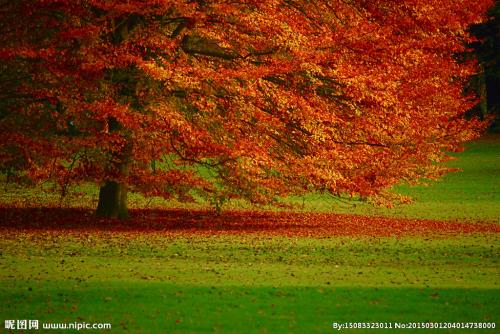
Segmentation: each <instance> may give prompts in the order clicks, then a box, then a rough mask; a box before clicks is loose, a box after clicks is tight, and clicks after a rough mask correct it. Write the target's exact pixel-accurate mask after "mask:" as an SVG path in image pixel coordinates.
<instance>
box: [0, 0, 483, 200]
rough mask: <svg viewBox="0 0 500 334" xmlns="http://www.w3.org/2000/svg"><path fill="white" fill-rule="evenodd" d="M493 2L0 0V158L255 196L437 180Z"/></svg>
mask: <svg viewBox="0 0 500 334" xmlns="http://www.w3.org/2000/svg"><path fill="white" fill-rule="evenodd" d="M491 3H492V1H491V0H441V1H428V0H400V1H394V0H378V1H341V0H335V1H331V0H314V1H283V0H273V1H224V0H217V1H187V0H162V1H158V0H154V1H153V0H141V1H121V0H110V1H100V0H85V1H83V0H71V1H69V0H68V1H62V0H47V1H34V0H33V1H20V0H13V1H8V2H5V1H4V3H2V5H1V8H0V21H1V22H2V24H1V25H0V28H1V31H0V32H1V34H0V59H1V60H2V62H3V65H2V66H3V67H2V72H1V74H0V90H4V91H5V92H10V93H12V94H11V95H9V96H8V97H7V99H8V100H3V101H4V102H2V103H4V104H5V103H7V102H8V101H11V102H12V103H11V102H9V103H7V105H6V106H4V107H2V116H1V119H0V122H1V123H0V167H1V169H2V170H3V171H9V173H12V172H13V171H17V170H21V171H25V172H26V173H27V174H22V175H23V176H28V177H30V178H32V179H35V180H41V179H48V178H49V179H53V180H56V181H57V182H60V183H66V182H80V181H84V180H87V181H89V180H90V181H93V182H96V183H101V182H102V181H104V180H119V181H120V182H126V183H128V184H129V185H130V186H131V187H133V189H135V190H137V191H142V192H144V193H146V194H160V195H164V196H171V195H175V196H179V197H181V198H182V199H186V200H187V199H189V198H190V196H188V193H189V190H192V189H194V190H197V191H198V192H199V193H201V194H202V195H203V194H205V195H207V196H215V197H216V198H230V197H243V198H247V199H250V200H251V201H253V202H260V203H265V202H270V201H272V200H273V198H275V197H276V196H278V195H287V194H300V193H304V192H307V191H311V190H319V191H328V192H331V193H333V194H339V193H351V194H360V195H362V196H369V195H373V194H377V193H379V192H380V191H381V190H382V189H384V188H387V187H389V186H391V185H393V184H395V183H397V182H399V181H400V180H406V181H412V180H413V181H414V180H416V179H418V178H421V177H437V176H439V175H441V174H442V173H443V172H444V171H445V168H443V167H439V166H438V165H437V164H436V162H439V161H442V160H443V158H444V156H445V154H444V151H446V150H452V149H456V147H457V146H458V145H460V143H461V142H463V141H466V140H470V139H471V138H473V137H475V136H476V135H477V134H478V131H480V129H481V128H482V126H483V125H484V124H481V123H480V122H477V121H470V122H468V121H466V120H465V119H464V118H463V117H462V116H463V113H464V112H465V111H466V110H467V109H468V108H470V107H471V106H472V105H473V104H474V103H475V102H474V99H473V98H472V97H469V96H463V95H462V91H463V90H462V88H463V84H464V82H465V81H466V79H467V78H468V76H469V75H471V74H472V73H474V71H475V65H474V64H472V63H461V64H459V63H457V62H456V61H455V58H456V57H455V55H456V53H457V52H461V51H464V43H465V42H466V41H468V40H469V39H470V37H469V36H468V35H467V33H466V32H465V31H466V27H467V26H468V25H469V24H471V23H476V22H479V21H480V20H481V18H482V13H483V12H485V10H486V9H487V8H488V6H490V5H491ZM9 87H10V88H9ZM12 87H14V88H15V89H14V90H13V89H11V88H12ZM7 88H9V89H7ZM2 99H4V98H3V97H2ZM5 101H7V102H5ZM0 107H1V106H0ZM124 164H127V166H126V168H123V165H124ZM199 167H201V169H199ZM160 170H169V171H170V172H160ZM207 170H210V171H211V173H212V174H211V176H210V177H207V176H206V174H208V172H207Z"/></svg>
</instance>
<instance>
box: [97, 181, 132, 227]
mask: <svg viewBox="0 0 500 334" xmlns="http://www.w3.org/2000/svg"><path fill="white" fill-rule="evenodd" d="M96 215H97V216H99V217H106V218H118V219H127V218H128V209H127V185H126V184H124V183H118V182H115V181H106V183H105V184H104V185H103V186H101V188H100V189H99V204H98V205H97V210H96Z"/></svg>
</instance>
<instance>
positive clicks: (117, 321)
mask: <svg viewBox="0 0 500 334" xmlns="http://www.w3.org/2000/svg"><path fill="white" fill-rule="evenodd" d="M498 238H499V237H498V236H497V235H494V234H490V235H469V236H461V237H457V238H452V239H449V238H439V239H436V238H427V239H424V238H418V237H407V238H401V239H397V238H348V237H343V238H322V239H318V238H286V237H266V236H265V235H246V236H243V235H239V236H238V235H237V236H214V237H200V236H192V237H173V236H166V235H162V234H159V233H149V234H140V233H109V232H103V233H98V234H96V233H83V234H57V233H52V232H46V233H16V232H9V233H7V234H5V235H4V236H3V237H2V239H1V242H0V246H1V249H2V256H1V257H0V259H1V262H0V263H1V267H0V269H1V271H0V281H1V282H2V288H1V289H0V295H1V296H2V300H4V301H9V302H8V303H3V304H2V305H1V306H0V314H1V315H2V317H4V318H5V319H11V318H12V319H24V318H26V319H39V320H41V321H47V322H74V321H85V322H111V323H112V324H113V326H114V329H113V332H131V333H161V332H168V333H170V332H175V333H299V332H306V333H326V332H329V331H330V330H332V329H331V324H332V322H333V321H338V322H344V321H355V322H360V321H383V322H392V321H402V322H408V321H418V322H421V321H446V322H448V321H475V322H477V321H495V320H496V318H495V316H496V313H497V312H496V311H497V310H498V307H499V294H498V289H499V286H498V285H499V283H500V282H499V280H498V278H497V277H498V263H499V254H500V252H499V248H500V245H499V243H498ZM77 319H80V320H77ZM441 332H445V333H446V332H447V331H443V330H441ZM468 332H471V331H468ZM472 332H474V331H472Z"/></svg>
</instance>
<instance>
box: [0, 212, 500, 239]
mask: <svg viewBox="0 0 500 334" xmlns="http://www.w3.org/2000/svg"><path fill="white" fill-rule="evenodd" d="M11 229H15V230H16V231H18V230H20V229H21V230H23V231H25V232H28V233H39V232H40V231H52V232H53V233H80V234H81V233H82V232H91V231H100V232H102V231H109V232H120V233H123V232H137V233H161V234H162V235H171V236H173V237H175V236H182V235H193V234H195V235H205V236H213V235H219V234H257V235H268V236H290V237H304V236H312V237H336V236H353V237H357V236H365V237H382V236H384V237H390V236H395V237H403V236H432V237H439V236H443V235H457V234H470V233H500V228H499V226H498V225H496V224H492V223H479V222H478V223H474V224H470V223H464V222H452V221H435V220H418V219H397V218H385V217H365V216H355V215H336V214H311V213H308V214H305V213H285V212H275V213H273V212H266V211H228V212H225V213H224V214H223V215H217V214H216V213H214V212H213V211H203V210H189V211H188V210H132V212H131V219H130V220H128V221H125V222H122V221H118V220H103V219H97V218H96V217H95V216H94V215H92V214H90V212H87V211H84V210H78V209H66V210H65V209H61V208H56V209H50V208H47V209H44V210H39V209H29V208H24V209H23V208H0V231H2V232H8V231H9V230H11Z"/></svg>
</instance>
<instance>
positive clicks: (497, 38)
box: [469, 1, 500, 123]
mask: <svg viewBox="0 0 500 334" xmlns="http://www.w3.org/2000/svg"><path fill="white" fill-rule="evenodd" d="M470 32H471V33H472V35H473V36H475V37H476V38H477V41H474V42H472V43H470V45H469V46H470V47H471V48H472V50H473V56H474V57H477V59H478V61H479V63H480V65H481V69H482V71H481V73H480V75H479V76H478V77H476V78H475V80H476V86H478V87H479V91H480V92H482V94H481V95H482V99H481V100H482V101H481V114H483V115H485V114H492V115H494V117H495V118H496V121H495V122H496V123H498V122H499V121H500V93H499V92H500V2H498V1H497V2H496V3H495V5H494V6H493V7H491V8H490V9H489V10H488V20H487V21H485V22H482V23H480V24H475V25H472V26H471V27H470Z"/></svg>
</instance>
